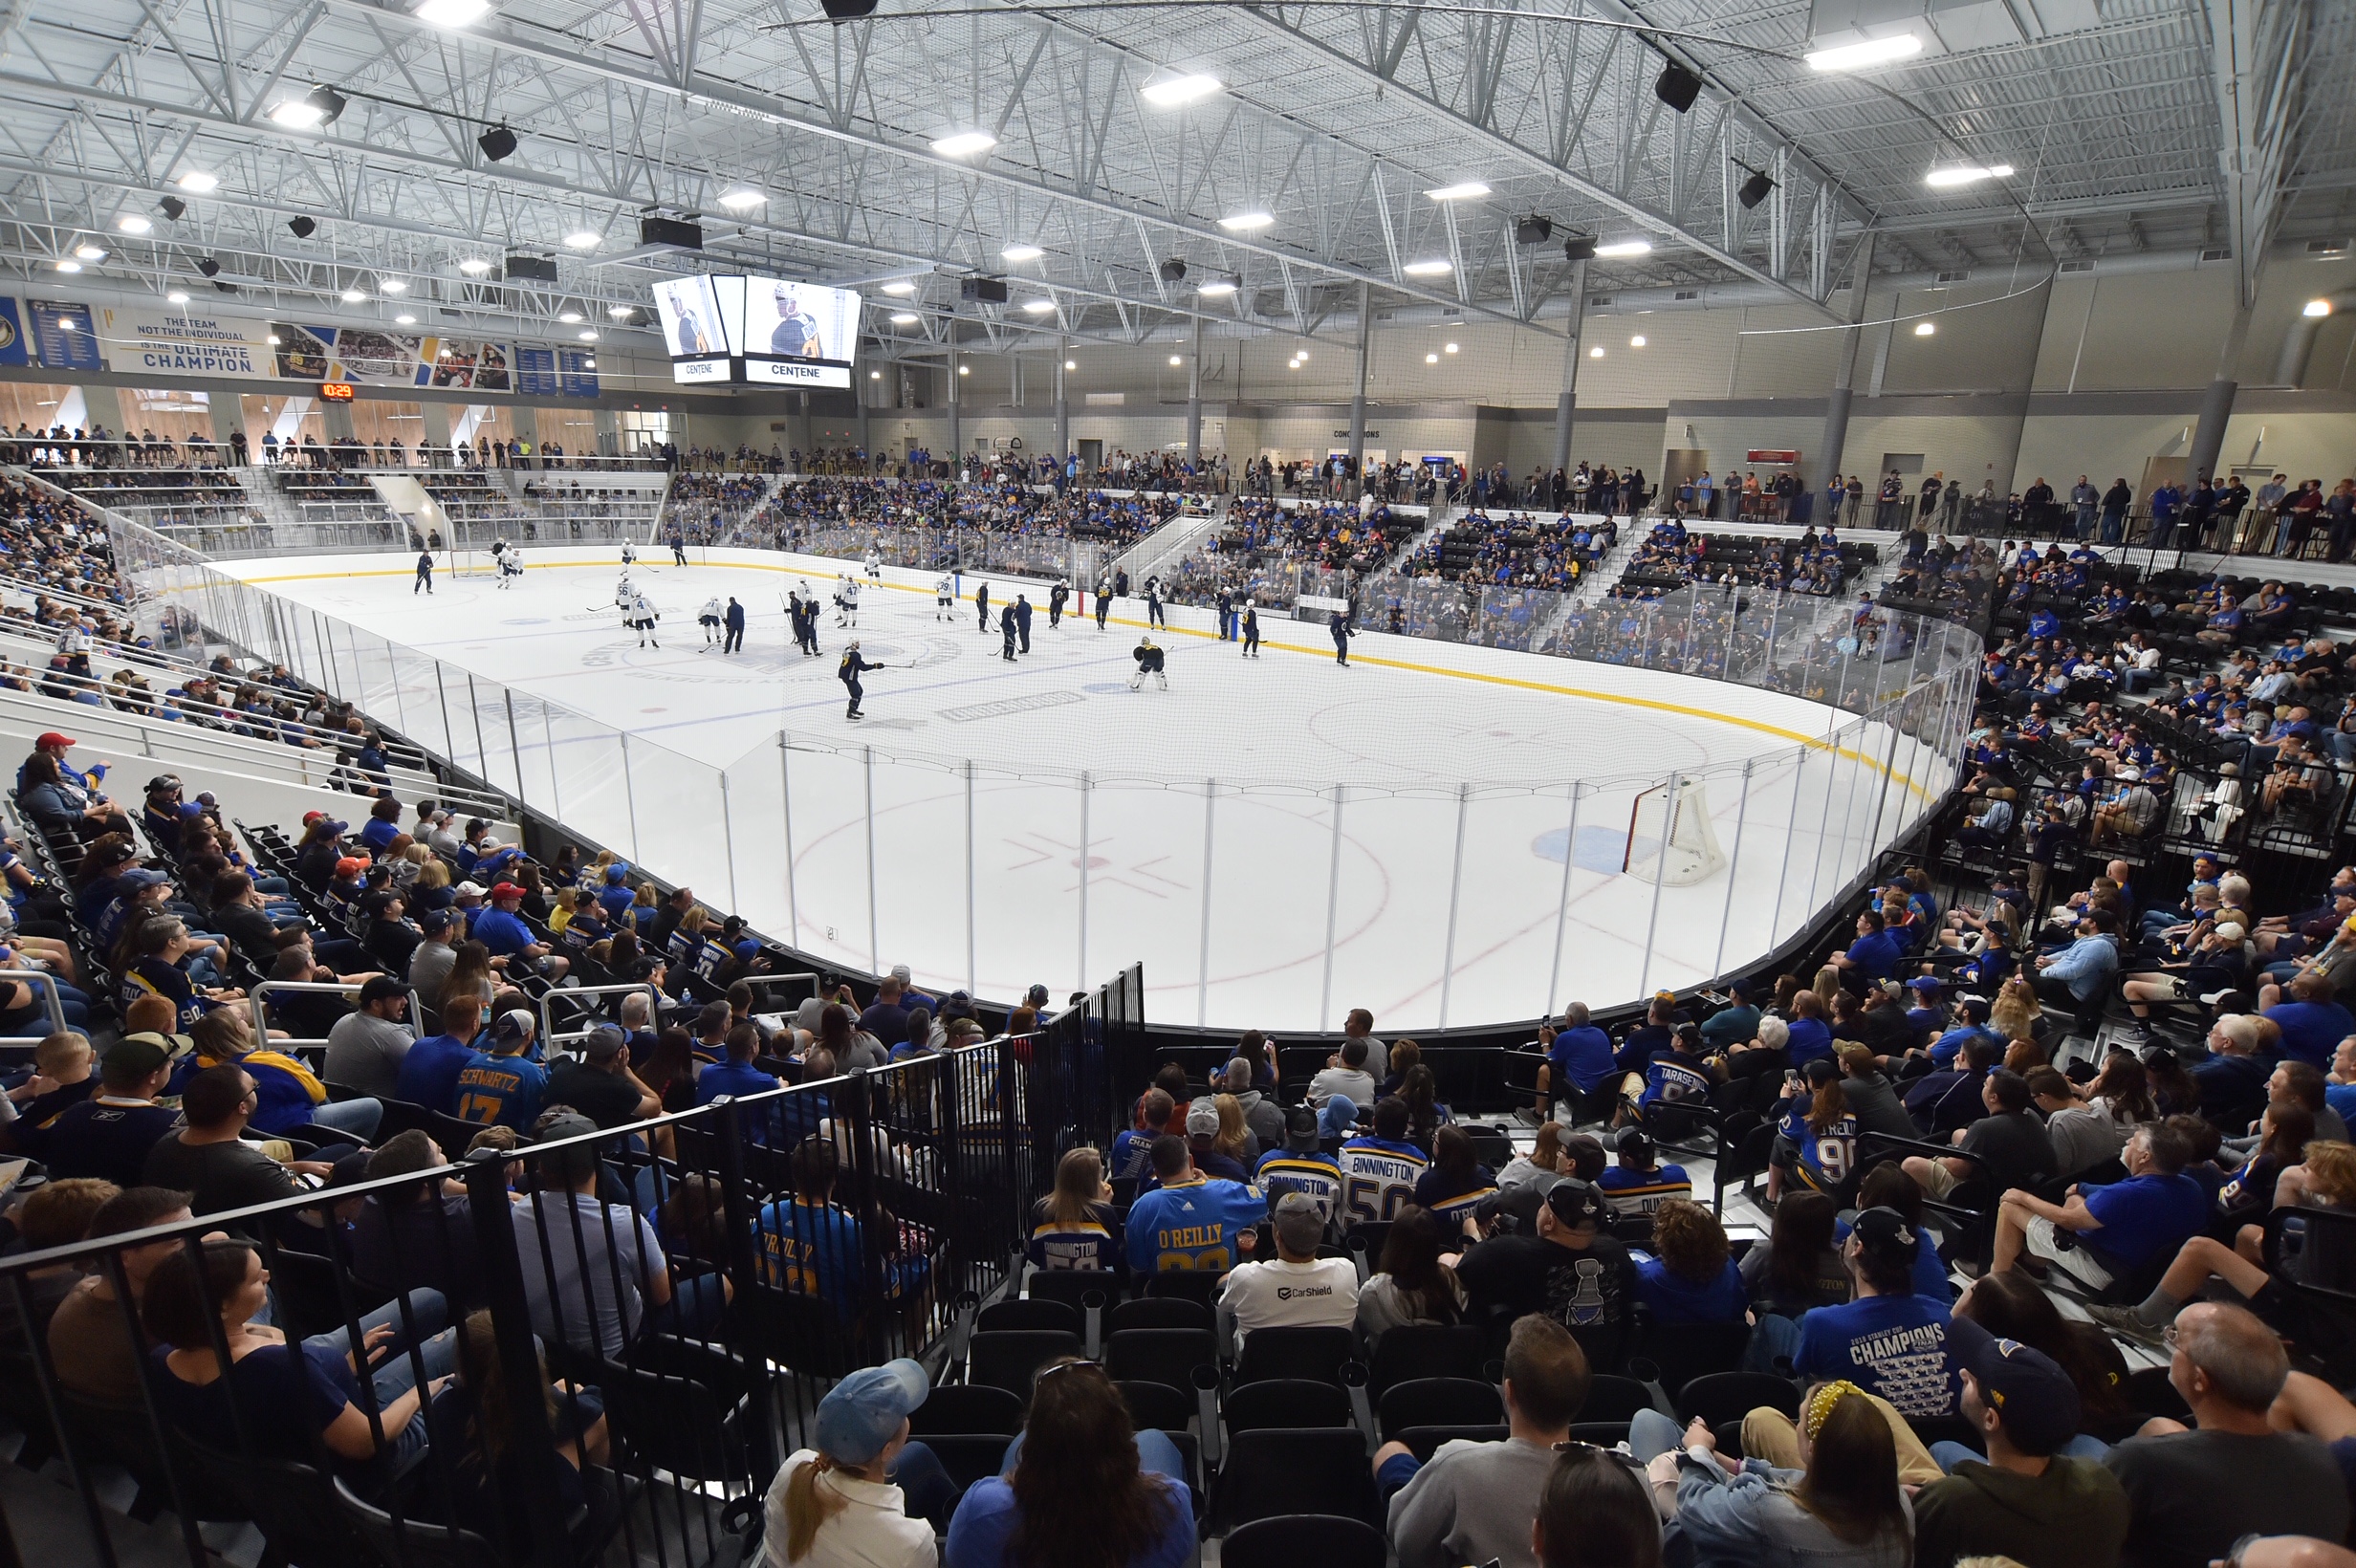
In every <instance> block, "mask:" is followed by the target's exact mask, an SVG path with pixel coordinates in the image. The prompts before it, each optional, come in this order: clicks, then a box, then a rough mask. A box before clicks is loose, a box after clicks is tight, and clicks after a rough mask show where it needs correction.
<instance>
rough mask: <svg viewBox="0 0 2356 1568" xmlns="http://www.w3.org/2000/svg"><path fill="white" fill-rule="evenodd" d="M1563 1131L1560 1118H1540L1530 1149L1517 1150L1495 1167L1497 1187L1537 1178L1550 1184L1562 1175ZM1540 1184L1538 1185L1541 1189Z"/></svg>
mask: <svg viewBox="0 0 2356 1568" xmlns="http://www.w3.org/2000/svg"><path fill="white" fill-rule="evenodd" d="M1562 1135H1563V1126H1562V1123H1561V1122H1539V1123H1538V1133H1537V1136H1536V1137H1535V1138H1534V1139H1533V1141H1532V1143H1531V1144H1530V1152H1529V1153H1527V1154H1516V1155H1515V1156H1514V1157H1513V1158H1512V1159H1511V1160H1508V1161H1507V1162H1506V1163H1505V1165H1503V1166H1502V1167H1501V1168H1500V1169H1499V1170H1498V1171H1497V1187H1498V1189H1499V1190H1500V1191H1502V1190H1503V1189H1504V1188H1506V1187H1520V1186H1522V1185H1523V1184H1525V1183H1529V1182H1538V1183H1541V1184H1543V1186H1544V1187H1551V1186H1553V1185H1554V1183H1555V1181H1556V1180H1558V1179H1559V1178H1560V1176H1561V1175H1562ZM1542 1189H1543V1187H1541V1190H1542Z"/></svg>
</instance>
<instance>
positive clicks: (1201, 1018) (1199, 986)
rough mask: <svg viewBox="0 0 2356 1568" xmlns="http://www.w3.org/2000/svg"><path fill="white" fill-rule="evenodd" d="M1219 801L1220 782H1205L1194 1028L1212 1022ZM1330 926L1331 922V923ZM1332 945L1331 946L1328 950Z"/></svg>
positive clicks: (1213, 780)
mask: <svg viewBox="0 0 2356 1568" xmlns="http://www.w3.org/2000/svg"><path fill="white" fill-rule="evenodd" d="M1218 798H1219V781H1218V780H1217V779H1215V778H1206V779H1204V780H1203V888H1202V896H1203V941H1202V952H1201V956H1200V957H1199V959H1198V960H1197V961H1196V964H1195V969H1194V1027H1195V1028H1197V1029H1201V1028H1204V1027H1205V1026H1206V1025H1208V1024H1209V1023H1210V1022H1211V817H1212V809H1213V807H1214V805H1215V804H1216V802H1217V800H1218ZM1328 924H1330V922H1329V923H1328ZM1331 946H1332V945H1331V942H1330V941H1329V942H1328V944H1327V947H1328V950H1330V948H1331Z"/></svg>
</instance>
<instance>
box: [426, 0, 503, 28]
mask: <svg viewBox="0 0 2356 1568" xmlns="http://www.w3.org/2000/svg"><path fill="white" fill-rule="evenodd" d="M409 14H410V15H412V16H414V17H416V18H417V19H418V20H419V21H421V22H423V23H425V25H426V26H427V27H472V26H473V25H474V24H475V23H477V22H479V21H481V20H482V19H483V18H484V17H486V16H488V15H490V14H491V0H425V4H423V5H421V6H419V7H418V8H417V9H416V10H415V11H411V12H409Z"/></svg>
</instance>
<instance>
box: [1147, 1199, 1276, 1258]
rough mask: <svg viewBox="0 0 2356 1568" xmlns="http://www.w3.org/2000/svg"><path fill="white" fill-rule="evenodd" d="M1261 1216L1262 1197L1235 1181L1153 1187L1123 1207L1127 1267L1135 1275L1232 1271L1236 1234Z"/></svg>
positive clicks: (1265, 1205) (1264, 1212)
mask: <svg viewBox="0 0 2356 1568" xmlns="http://www.w3.org/2000/svg"><path fill="white" fill-rule="evenodd" d="M1267 1217H1268V1198H1267V1195H1266V1194H1264V1193H1263V1192H1261V1191H1260V1189H1259V1188H1258V1187H1246V1186H1245V1185H1244V1184H1243V1183H1241V1182H1227V1181H1215V1180H1214V1181H1208V1182H1189V1183H1187V1184H1186V1185H1185V1186H1184V1187H1155V1188H1154V1189H1153V1190H1152V1191H1151V1192H1147V1193H1145V1194H1143V1195H1141V1196H1140V1197H1139V1198H1138V1200H1137V1201H1136V1202H1135V1203H1133V1204H1131V1205H1130V1206H1129V1217H1128V1220H1127V1226H1128V1231H1129V1267H1130V1268H1132V1269H1134V1270H1136V1271H1138V1272H1139V1273H1140V1274H1156V1273H1161V1272H1165V1271H1172V1270H1189V1269H1205V1270H1210V1271H1211V1272H1213V1273H1219V1272H1223V1271H1225V1270H1228V1269H1232V1268H1233V1267H1234V1266H1235V1265H1236V1263H1237V1262H1239V1261H1240V1260H1241V1253H1240V1252H1239V1251H1238V1250H1237V1248H1236V1244H1235V1237H1236V1235H1237V1233H1238V1232H1240V1231H1244V1230H1251V1229H1253V1228H1254V1226H1256V1225H1258V1224H1259V1223H1260V1221H1262V1220H1264V1219H1266V1218H1267Z"/></svg>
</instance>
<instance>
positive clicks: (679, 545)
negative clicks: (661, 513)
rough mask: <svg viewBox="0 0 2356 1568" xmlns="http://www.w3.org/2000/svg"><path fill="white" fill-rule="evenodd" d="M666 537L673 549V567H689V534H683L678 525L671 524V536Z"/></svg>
mask: <svg viewBox="0 0 2356 1568" xmlns="http://www.w3.org/2000/svg"><path fill="white" fill-rule="evenodd" d="M665 537H666V539H667V541H668V543H669V544H670V547H671V564H672V565H673V566H685V565H687V534H685V533H684V532H682V531H681V529H680V527H679V525H678V524H677V523H673V524H671V531H670V533H669V534H667V535H666V536H665Z"/></svg>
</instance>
